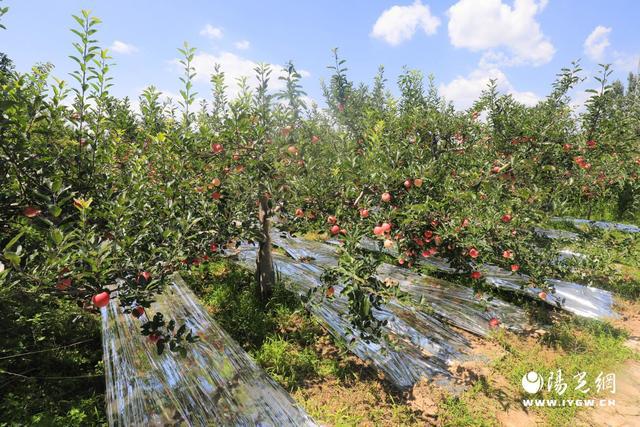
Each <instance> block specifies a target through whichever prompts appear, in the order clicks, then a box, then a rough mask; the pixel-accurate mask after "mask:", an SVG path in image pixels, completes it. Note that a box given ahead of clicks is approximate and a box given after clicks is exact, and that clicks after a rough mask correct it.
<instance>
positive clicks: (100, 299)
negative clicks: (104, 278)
mask: <svg viewBox="0 0 640 427" xmlns="http://www.w3.org/2000/svg"><path fill="white" fill-rule="evenodd" d="M91 302H92V303H93V305H95V306H96V307H98V308H102V307H106V306H107V304H109V292H100V293H99V294H96V295H94V296H93V297H92V298H91Z"/></svg>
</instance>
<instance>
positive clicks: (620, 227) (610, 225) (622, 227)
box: [551, 217, 640, 233]
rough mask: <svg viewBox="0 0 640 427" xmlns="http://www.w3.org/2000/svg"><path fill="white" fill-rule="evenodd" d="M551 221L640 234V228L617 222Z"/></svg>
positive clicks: (566, 219)
mask: <svg viewBox="0 0 640 427" xmlns="http://www.w3.org/2000/svg"><path fill="white" fill-rule="evenodd" d="M551 220H552V221H554V222H568V223H571V224H573V225H587V226H589V227H596V228H602V229H604V230H617V231H622V232H625V233H640V227H638V226H637V225H633V224H620V223H617V222H607V221H596V220H590V219H580V218H568V217H554V218H551Z"/></svg>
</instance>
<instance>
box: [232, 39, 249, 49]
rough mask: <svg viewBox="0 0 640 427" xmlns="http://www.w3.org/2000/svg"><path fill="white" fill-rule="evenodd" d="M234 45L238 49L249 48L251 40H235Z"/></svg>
mask: <svg viewBox="0 0 640 427" xmlns="http://www.w3.org/2000/svg"><path fill="white" fill-rule="evenodd" d="M233 45H234V46H235V47H236V49H240V50H247V49H249V47H250V46H251V43H249V40H240V41H237V42H235V43H234V44H233Z"/></svg>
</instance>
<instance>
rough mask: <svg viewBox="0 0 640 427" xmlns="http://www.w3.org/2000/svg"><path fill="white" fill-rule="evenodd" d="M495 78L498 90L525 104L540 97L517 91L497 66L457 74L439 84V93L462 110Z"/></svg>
mask: <svg viewBox="0 0 640 427" xmlns="http://www.w3.org/2000/svg"><path fill="white" fill-rule="evenodd" d="M491 79H495V80H496V84H497V86H498V90H500V91H501V92H505V93H509V94H511V95H512V96H513V98H514V99H515V100H516V101H519V102H522V103H523V104H525V105H530V106H531V105H535V104H537V103H538V101H539V100H540V98H539V97H538V96H537V95H536V94H535V93H533V92H528V91H527V92H519V91H517V90H516V89H515V88H514V87H513V85H512V84H511V82H510V81H509V79H508V78H507V76H506V75H505V74H504V73H503V72H502V71H501V70H500V69H498V68H489V69H484V68H478V69H476V70H474V71H472V72H471V73H470V74H469V75H468V76H467V77H463V76H458V77H456V78H455V79H453V80H452V81H451V82H449V83H448V84H441V85H440V87H439V91H440V93H441V94H442V95H443V96H444V97H445V98H446V99H447V100H449V101H452V102H453V104H454V105H455V107H456V108H458V109H460V110H463V109H466V108H469V107H471V105H472V104H473V102H474V101H476V100H477V99H478V98H479V97H480V94H481V93H482V91H483V90H485V89H486V88H487V84H489V80H491Z"/></svg>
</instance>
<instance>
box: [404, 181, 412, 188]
mask: <svg viewBox="0 0 640 427" xmlns="http://www.w3.org/2000/svg"><path fill="white" fill-rule="evenodd" d="M411 185H412V183H411V180H410V179H407V180H405V182H404V188H406V189H407V190H408V189H410V188H411Z"/></svg>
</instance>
